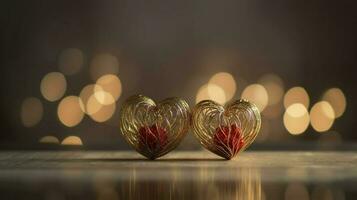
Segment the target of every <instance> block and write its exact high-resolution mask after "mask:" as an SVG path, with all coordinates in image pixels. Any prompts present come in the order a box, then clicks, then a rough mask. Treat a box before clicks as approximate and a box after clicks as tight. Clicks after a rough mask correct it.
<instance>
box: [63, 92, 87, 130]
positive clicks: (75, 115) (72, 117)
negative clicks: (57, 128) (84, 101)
mask: <svg viewBox="0 0 357 200" xmlns="http://www.w3.org/2000/svg"><path fill="white" fill-rule="evenodd" d="M57 115H58V119H59V120H60V121H61V123H62V124H64V125H65V126H68V127H73V126H76V125H78V124H79V123H80V122H81V121H82V119H83V117H84V113H83V111H82V109H81V106H80V98H79V97H77V96H68V97H65V98H64V99H62V100H61V102H60V103H59V105H58V108H57Z"/></svg>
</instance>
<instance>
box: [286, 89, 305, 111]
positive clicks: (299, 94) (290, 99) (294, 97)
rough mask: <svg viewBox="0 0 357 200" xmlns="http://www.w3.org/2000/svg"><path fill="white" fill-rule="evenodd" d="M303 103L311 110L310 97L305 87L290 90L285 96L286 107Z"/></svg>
mask: <svg viewBox="0 0 357 200" xmlns="http://www.w3.org/2000/svg"><path fill="white" fill-rule="evenodd" d="M294 103H301V104H303V105H304V106H305V107H306V108H309V104H310V97H309V95H308V94H307V92H306V90H305V89H304V88H303V87H293V88H290V89H289V90H288V91H287V92H286V93H285V96H284V107H285V108H288V107H289V106H290V105H291V104H294Z"/></svg>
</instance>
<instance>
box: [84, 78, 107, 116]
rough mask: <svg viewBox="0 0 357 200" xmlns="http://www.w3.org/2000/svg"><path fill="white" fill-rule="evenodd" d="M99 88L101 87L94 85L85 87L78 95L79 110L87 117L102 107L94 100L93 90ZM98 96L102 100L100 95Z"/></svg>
mask: <svg viewBox="0 0 357 200" xmlns="http://www.w3.org/2000/svg"><path fill="white" fill-rule="evenodd" d="M99 87H101V86H98V85H95V84H89V85H86V86H85V87H84V88H83V89H82V90H81V92H80V94H79V98H80V107H81V110H82V111H83V112H84V113H86V114H88V115H90V114H93V113H95V112H98V110H99V109H100V108H101V107H102V104H101V103H100V102H99V101H98V100H97V99H96V97H95V91H94V90H95V89H94V88H97V90H99ZM100 91H102V90H100ZM98 96H99V97H100V99H101V98H102V97H101V96H100V95H98ZM101 100H102V99H101Z"/></svg>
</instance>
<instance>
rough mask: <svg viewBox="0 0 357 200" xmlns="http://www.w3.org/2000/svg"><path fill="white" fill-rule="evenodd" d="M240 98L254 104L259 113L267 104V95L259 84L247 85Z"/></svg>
mask: <svg viewBox="0 0 357 200" xmlns="http://www.w3.org/2000/svg"><path fill="white" fill-rule="evenodd" d="M242 98H243V99H247V100H249V101H251V102H252V103H254V104H255V105H256V106H257V107H258V109H259V110H260V112H262V111H263V110H264V109H265V107H266V106H267V104H268V93H267V91H266V89H265V88H264V87H263V86H262V85H260V84H251V85H248V86H247V87H246V88H245V89H244V90H243V93H242Z"/></svg>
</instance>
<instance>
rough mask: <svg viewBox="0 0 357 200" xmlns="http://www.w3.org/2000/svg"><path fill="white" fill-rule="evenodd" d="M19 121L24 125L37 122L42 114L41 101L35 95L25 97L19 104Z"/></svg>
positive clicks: (32, 124)
mask: <svg viewBox="0 0 357 200" xmlns="http://www.w3.org/2000/svg"><path fill="white" fill-rule="evenodd" d="M20 115H21V121H22V124H23V125H24V126H25V127H32V126H35V125H36V124H38V123H39V122H40V121H41V119H42V116H43V105H42V102H41V101H40V100H39V99H38V98H35V97H28V98H26V99H25V100H24V101H23V102H22V105H21V113H20Z"/></svg>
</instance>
